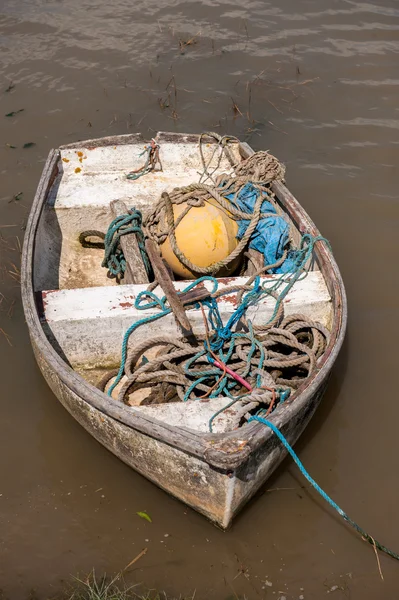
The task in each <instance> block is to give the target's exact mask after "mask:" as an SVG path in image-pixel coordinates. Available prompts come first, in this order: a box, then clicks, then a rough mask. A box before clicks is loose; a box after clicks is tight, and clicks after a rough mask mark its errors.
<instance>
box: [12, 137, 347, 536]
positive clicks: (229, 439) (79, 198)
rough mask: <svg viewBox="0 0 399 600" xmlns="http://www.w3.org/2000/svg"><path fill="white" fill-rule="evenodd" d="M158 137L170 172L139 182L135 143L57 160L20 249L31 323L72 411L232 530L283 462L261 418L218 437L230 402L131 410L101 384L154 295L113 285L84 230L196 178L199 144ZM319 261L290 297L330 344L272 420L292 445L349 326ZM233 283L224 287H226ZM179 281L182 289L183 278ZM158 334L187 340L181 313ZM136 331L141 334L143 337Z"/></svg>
mask: <svg viewBox="0 0 399 600" xmlns="http://www.w3.org/2000/svg"><path fill="white" fill-rule="evenodd" d="M155 139H156V141H157V143H158V144H160V147H161V156H162V162H163V171H160V172H151V173H149V174H147V175H146V176H144V177H141V178H139V179H137V180H136V181H129V180H127V179H126V173H127V172H128V171H131V169H132V166H133V168H135V167H139V166H140V163H141V161H142V159H140V158H139V154H140V152H141V151H142V147H143V143H144V140H143V139H142V137H141V136H140V135H123V136H117V137H109V138H102V139H98V140H88V141H85V142H78V143H76V144H73V145H68V146H63V147H61V148H60V149H58V150H52V151H51V152H50V154H49V157H48V159H47V162H46V165H45V167H44V170H43V174H42V177H41V180H40V183H39V186H38V189H37V193H36V196H35V199H34V203H33V206H32V210H31V213H30V217H29V221H28V225H27V229H26V235H25V241H24V249H23V257H22V299H23V305H24V310H25V316H26V321H27V325H28V328H29V333H30V338H31V342H32V346H33V350H34V353H35V357H36V360H37V363H38V365H39V367H40V369H41V371H42V373H43V375H44V377H45V379H46V380H47V382H48V384H49V386H50V388H51V389H52V390H53V392H54V394H55V395H56V396H57V398H58V399H59V400H60V402H61V403H62V404H63V405H64V407H65V408H66V409H67V410H68V411H69V412H70V413H71V415H72V416H73V417H74V418H75V419H76V420H77V421H78V422H79V423H80V424H81V425H82V426H83V427H84V428H85V429H86V430H87V431H88V432H89V433H90V434H91V435H92V436H93V437H94V438H95V439H97V440H98V441H99V442H100V443H102V444H103V445H104V446H105V447H106V448H108V449H109V450H110V451H111V452H113V453H114V454H115V455H116V456H118V457H119V458H120V459H121V460H123V461H124V462H125V463H127V464H128V465H130V466H131V467H133V468H134V469H135V470H136V471H138V472H139V473H141V474H142V475H144V476H145V477H147V478H148V479H150V480H151V481H153V482H154V483H156V484H157V485H158V486H160V487H161V488H163V489H164V490H166V491H167V492H169V493H170V494H172V495H174V496H176V497H177V498H179V499H180V500H182V501H183V502H185V503H186V504H188V505H189V506H191V507H192V508H194V509H196V510H197V511H199V512H201V513H203V514H204V515H206V517H208V518H209V519H210V520H212V521H213V522H215V523H216V524H218V525H219V526H220V527H222V528H227V527H228V526H229V524H230V523H231V521H232V519H233V517H234V515H236V514H237V512H238V511H239V510H240V509H241V508H242V507H243V506H244V505H245V503H246V502H247V501H248V500H249V499H250V498H251V496H253V495H254V494H255V492H256V491H257V490H258V489H259V488H260V487H261V486H262V485H263V483H264V482H265V481H266V480H267V479H268V477H269V476H270V475H271V473H272V472H273V471H274V469H275V468H276V467H277V466H278V465H279V463H280V462H281V461H282V460H283V458H284V456H285V455H286V451H285V450H284V448H283V447H282V446H281V445H280V443H279V442H278V440H277V439H276V437H275V436H274V434H273V432H272V431H271V430H270V429H268V428H266V427H264V426H263V425H261V424H260V423H258V422H249V423H246V424H245V425H243V426H241V427H240V428H238V429H235V430H232V431H230V430H229V415H230V417H231V414H234V410H233V413H231V411H229V415H224V417H223V415H222V416H221V419H220V421H218V424H217V426H216V427H215V429H214V432H213V433H210V432H209V429H208V421H209V418H210V416H211V415H212V414H213V413H215V411H217V410H218V409H219V408H221V407H222V406H223V404H225V403H226V402H225V401H226V398H224V400H223V399H221V400H220V399H219V398H215V399H213V400H211V401H209V402H206V403H205V402H196V401H194V402H192V401H189V402H185V403H172V404H160V405H151V406H150V405H148V406H141V405H140V406H139V405H137V406H128V405H125V404H122V403H120V402H117V401H115V400H114V399H113V398H110V397H109V396H107V395H106V394H104V393H103V392H102V391H100V389H98V388H97V387H96V386H95V385H94V383H95V382H96V381H98V377H99V376H100V375H101V373H103V372H104V370H106V369H109V368H110V367H111V366H115V365H117V364H118V361H120V348H121V341H122V337H123V334H124V332H125V331H126V330H127V328H128V327H129V326H130V325H131V323H132V322H134V321H135V320H137V319H139V318H141V316H142V315H140V316H139V315H138V312H137V310H136V309H135V307H134V299H135V298H136V297H137V294H138V292H139V291H141V290H143V289H145V287H146V286H144V285H139V284H134V283H128V284H125V285H116V284H115V281H112V280H110V279H107V277H106V273H105V270H104V269H102V268H101V266H100V265H101V258H100V255H99V252H98V250H96V249H92V248H82V246H81V245H80V244H79V234H80V232H81V231H83V230H88V229H96V230H102V231H105V230H106V229H107V227H108V225H109V223H110V221H111V220H112V214H111V208H110V202H111V201H112V200H115V199H125V201H126V202H128V203H129V204H130V205H134V206H135V207H137V208H145V206H146V204H147V205H148V202H151V199H156V198H158V197H159V195H160V193H161V192H162V191H163V190H165V189H172V188H174V187H175V186H177V185H184V184H188V183H190V182H191V181H193V180H197V179H198V171H199V170H200V167H201V165H200V162H199V156H198V136H196V135H183V134H171V133H158V134H157V136H156V138H155ZM208 146H211V140H210V141H209V144H208ZM235 152H236V154H237V160H238V159H239V157H240V156H241V157H242V158H243V159H244V158H246V157H248V156H249V155H250V154H251V152H252V151H251V149H250V148H249V146H247V145H246V144H240V143H237V144H236V147H235ZM135 161H136V163H137V164H135ZM226 168H230V165H228V164H227V165H224V164H223V161H222V163H221V164H220V169H222V170H223V169H226ZM272 190H273V192H274V193H275V196H276V200H277V203H278V206H279V210H280V211H281V212H282V213H284V214H285V216H286V217H287V218H288V219H289V221H290V222H291V225H292V231H293V232H294V236H297V238H299V237H300V236H301V235H302V234H305V233H309V234H311V235H313V236H317V235H319V232H318V230H317V229H316V227H315V225H314V224H313V223H312V221H311V219H310V218H309V216H308V215H307V214H306V212H305V211H304V209H303V208H302V207H301V205H300V204H299V203H298V201H297V200H296V199H295V198H294V196H293V195H292V194H291V193H290V192H289V191H288V189H287V188H286V187H285V185H284V184H283V183H281V182H280V181H275V182H273V183H272ZM314 257H315V262H314V265H313V267H312V269H311V271H310V272H309V273H308V276H307V277H306V278H305V279H303V280H301V281H298V282H297V283H296V284H295V286H294V287H293V288H292V290H291V291H290V293H289V295H288V296H287V298H286V310H287V311H288V312H290V311H291V312H295V311H298V310H300V311H301V312H302V313H304V314H307V315H309V316H310V317H311V318H313V319H315V320H316V319H317V320H318V321H320V322H321V323H323V325H324V326H325V327H327V328H328V329H329V331H330V337H329V341H328V346H327V348H326V350H325V352H324V354H323V356H322V357H321V359H320V360H319V361H318V363H317V367H316V368H315V370H314V371H313V372H312V374H311V375H310V376H309V377H308V378H307V379H306V381H305V382H304V383H303V384H302V385H301V386H300V387H299V389H297V391H296V392H295V393H294V394H293V395H292V396H291V397H290V398H289V400H287V401H286V402H285V403H284V404H282V405H280V406H279V407H278V408H277V409H276V410H275V411H274V412H273V413H272V414H271V415H270V417H269V418H270V420H271V421H272V422H273V423H274V424H275V425H276V426H277V427H278V428H279V429H280V430H281V431H282V433H283V434H284V435H285V437H286V438H287V440H288V442H289V443H290V444H291V445H292V444H294V443H295V442H296V440H297V439H298V437H299V436H300V434H301V433H302V432H303V430H304V429H305V427H306V425H307V424H308V422H309V420H310V418H311V417H312V415H313V413H314V412H315V410H316V408H317V406H318V404H319V403H320V400H321V397H322V394H323V392H324V390H325V388H326V384H327V381H328V378H329V375H330V372H331V369H332V367H333V365H334V362H335V359H336V357H337V355H338V352H339V350H340V348H341V345H342V342H343V338H344V334H345V328H346V319H347V307H346V298H345V290H344V286H343V283H342V279H341V276H340V273H339V270H338V267H337V264H336V262H335V260H334V258H333V255H332V253H331V250H330V247H329V246H328V244H326V243H325V242H323V241H322V242H319V243H318V244H317V245H316V246H315V251H314ZM271 277H274V276H271ZM229 281H231V278H230V279H229ZM227 283H228V282H227V281H221V285H227ZM174 285H175V287H176V289H177V290H180V289H182V288H183V287H184V282H175V283H174ZM219 308H220V312H221V314H222V316H224V317H226V316H228V315H229V314H231V312H232V310H233V308H232V306H231V304H229V302H228V300H225V301H224V302H221V304H220V306H219ZM271 310H272V308H271V306H270V303H268V301H265V302H264V303H263V304H262V305H261V306H260V308H259V311H258V312H259V318H266V317H267V316H270V312H271ZM199 312H200V311H198V310H197V311H196V310H192V311H191V312H190V313H189V315H190V320H191V321H192V323H193V328H194V329H195V328H196V327H200V319H199V317H198V315H197V314H196V313H199ZM191 314H192V318H191ZM152 327H155V328H158V327H162V328H166V329H167V330H168V331H170V332H172V333H173V332H175V333H176V335H178V329H177V325H176V322H175V321H174V319H173V315H169V317H165V323H164V322H162V325H160V324H159V322H155V324H154V325H152ZM137 331H138V332H139V330H137ZM137 335H142V336H145V335H146V332H145V328H144V331H143V332H142V333H140V334H139V333H137Z"/></svg>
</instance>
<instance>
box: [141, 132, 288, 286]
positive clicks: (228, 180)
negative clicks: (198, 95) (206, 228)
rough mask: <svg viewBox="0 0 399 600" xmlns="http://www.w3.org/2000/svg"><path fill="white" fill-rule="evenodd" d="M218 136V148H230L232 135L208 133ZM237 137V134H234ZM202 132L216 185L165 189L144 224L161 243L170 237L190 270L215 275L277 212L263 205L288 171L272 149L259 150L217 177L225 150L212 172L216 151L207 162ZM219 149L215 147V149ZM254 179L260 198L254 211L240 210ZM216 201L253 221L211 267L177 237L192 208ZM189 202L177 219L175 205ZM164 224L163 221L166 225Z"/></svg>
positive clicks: (234, 216)
mask: <svg viewBox="0 0 399 600" xmlns="http://www.w3.org/2000/svg"><path fill="white" fill-rule="evenodd" d="M207 135H211V136H213V137H216V138H217V139H218V141H219V144H218V145H216V148H218V147H221V148H222V150H223V151H224V152H225V153H226V152H229V151H228V147H227V141H231V140H232V139H233V138H231V137H223V138H222V137H220V136H218V135H217V134H215V133H212V134H207ZM234 139H235V138H234ZM201 140H202V136H201V138H200V150H201V158H202V163H203V167H204V171H203V172H204V173H206V174H207V177H208V178H210V179H212V181H213V185H208V184H205V183H192V184H190V185H188V186H184V187H180V188H175V189H174V190H173V191H172V192H170V193H167V192H163V193H162V195H161V198H160V199H159V200H158V202H157V203H156V205H155V206H154V208H152V209H151V210H150V211H148V212H147V213H146V214H145V216H144V219H143V224H144V227H145V229H146V232H147V235H148V236H149V237H151V238H152V239H153V240H154V241H155V242H156V243H157V244H158V245H161V244H162V243H163V242H164V241H165V240H166V238H167V237H169V241H170V244H171V247H172V250H173V252H174V253H175V255H176V256H177V258H178V259H179V261H180V262H181V263H182V264H183V265H184V266H185V267H187V268H188V269H190V271H192V272H194V273H196V274H198V275H215V274H216V273H217V272H218V271H220V270H221V269H222V268H223V267H225V266H227V265H229V264H230V263H232V262H233V261H234V260H235V259H236V258H237V257H238V256H240V254H242V252H243V251H244V249H245V248H246V246H247V245H248V242H249V240H250V239H251V236H252V235H253V233H254V231H255V229H256V227H257V225H258V223H259V221H260V219H265V218H267V217H271V216H275V214H274V213H262V212H261V206H262V204H263V202H264V201H265V200H269V201H273V199H274V194H273V193H272V191H271V189H270V183H271V182H272V181H274V180H283V179H284V175H285V167H284V166H283V165H282V164H281V163H280V162H279V161H278V159H277V158H276V157H275V156H273V155H272V154H269V153H268V152H264V151H260V152H256V153H255V154H253V155H252V156H250V157H249V158H247V159H246V160H244V161H242V162H240V163H238V164H235V165H234V174H233V175H228V174H226V173H222V174H220V175H218V176H217V177H216V178H215V179H213V173H214V171H215V170H216V169H217V168H218V167H219V165H220V162H221V158H222V154H220V157H219V161H218V165H217V166H216V167H215V168H214V171H213V172H212V173H210V172H209V164H210V162H211V161H212V158H213V154H212V156H211V158H210V159H209V161H208V164H206V161H205V158H204V154H203V150H202V145H201ZM214 152H215V151H214ZM227 156H228V157H229V160H230V162H231V163H232V164H233V159H232V158H231V155H230V153H229V154H228V155H227ZM247 183H251V184H252V186H253V187H254V188H255V189H256V190H257V191H258V198H257V201H256V204H255V207H254V210H253V212H252V213H249V212H243V211H242V210H239V209H238V208H237V207H236V206H235V204H234V198H236V197H237V196H238V194H239V193H240V191H241V190H242V188H243V187H244V186H245V185H246V184H247ZM230 195H234V197H233V200H230V199H227V198H226V196H230ZM206 202H208V203H210V204H213V205H216V206H217V207H218V208H220V209H221V210H223V211H224V212H226V213H227V214H228V216H229V218H231V219H234V220H236V221H239V220H248V221H249V225H248V227H247V229H246V231H245V234H244V235H243V237H242V238H241V239H240V241H239V243H238V245H237V246H236V248H235V249H234V250H233V252H231V253H230V254H229V256H227V257H226V258H224V259H223V260H220V261H218V262H216V263H213V264H212V265H209V266H208V267H200V266H198V265H196V264H194V263H193V262H192V261H191V260H189V259H188V258H187V256H185V254H184V253H183V251H182V250H181V249H180V248H179V245H178V243H177V240H176V228H177V227H178V225H179V223H180V222H181V221H182V219H184V217H185V216H186V215H187V214H188V212H189V211H190V210H191V208H193V207H202V206H204V205H205V203H206ZM183 203H186V204H187V206H186V208H185V209H184V210H183V211H182V212H181V213H180V215H179V216H178V217H177V219H176V220H175V218H174V213H173V205H179V204H183ZM162 224H163V225H162Z"/></svg>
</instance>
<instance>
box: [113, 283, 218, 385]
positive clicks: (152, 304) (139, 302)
mask: <svg viewBox="0 0 399 600" xmlns="http://www.w3.org/2000/svg"><path fill="white" fill-rule="evenodd" d="M203 281H211V282H212V283H213V290H212V292H211V293H214V292H216V290H217V288H218V282H217V279H215V277H209V276H207V275H204V276H203V277H200V278H199V279H197V280H196V281H193V282H192V283H190V284H189V285H188V286H187V287H185V288H184V290H183V293H184V292H188V291H190V290H192V289H193V288H194V287H195V286H196V285H198V284H199V283H202V282H203ZM146 297H147V298H150V301H148V302H147V303H146V304H143V298H146ZM134 307H135V308H136V309H137V310H147V309H148V308H156V307H158V308H160V309H161V311H160V312H159V313H155V314H154V315H151V316H149V317H144V318H143V319H140V320H139V321H136V322H135V323H133V324H132V325H131V326H130V327H129V329H128V330H127V331H126V333H125V335H124V336H123V341H122V352H121V365H120V367H119V371H118V374H117V376H116V378H115V381H114V382H113V384H112V385H111V386H110V387H109V389H108V392H107V394H108V396H111V395H112V392H113V390H114V389H115V387H116V386H117V385H118V383H119V382H120V380H121V379H122V377H123V373H124V370H125V363H126V357H127V345H128V342H129V338H130V336H131V334H132V333H133V331H135V330H136V329H137V328H138V327H140V325H146V324H147V323H151V322H152V321H156V320H157V319H160V318H161V317H164V316H165V315H168V314H169V313H170V312H172V309H171V308H168V307H167V306H166V296H163V298H158V296H157V295H156V294H154V292H149V291H143V292H140V293H139V294H137V298H136V300H135V301H134Z"/></svg>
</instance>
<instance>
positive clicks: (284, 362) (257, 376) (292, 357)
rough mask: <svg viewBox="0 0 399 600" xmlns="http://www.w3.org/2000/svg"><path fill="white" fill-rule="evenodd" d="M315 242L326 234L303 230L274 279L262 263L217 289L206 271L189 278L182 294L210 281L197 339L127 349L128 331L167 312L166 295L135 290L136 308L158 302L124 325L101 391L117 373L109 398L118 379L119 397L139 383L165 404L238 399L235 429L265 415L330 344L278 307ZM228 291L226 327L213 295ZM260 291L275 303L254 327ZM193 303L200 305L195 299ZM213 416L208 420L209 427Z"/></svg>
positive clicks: (161, 339) (315, 328)
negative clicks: (289, 268) (242, 279)
mask: <svg viewBox="0 0 399 600" xmlns="http://www.w3.org/2000/svg"><path fill="white" fill-rule="evenodd" d="M320 240H323V241H324V238H321V237H316V238H314V237H312V236H310V235H309V234H306V235H304V236H303V240H302V244H301V251H302V254H301V260H300V261H299V262H298V264H297V269H296V271H295V273H293V274H289V275H287V274H286V275H284V276H280V277H278V278H277V279H276V280H270V279H265V280H263V281H262V282H261V279H260V275H261V274H262V273H264V272H265V271H267V270H268V269H270V268H272V267H273V266H274V265H268V266H266V267H264V268H262V269H261V270H260V271H259V272H258V273H256V274H254V275H253V276H252V277H251V278H250V279H249V280H248V281H247V282H246V283H245V284H243V285H242V284H240V285H239V284H232V285H229V286H226V287H224V288H221V289H219V283H218V281H217V280H216V279H214V278H213V277H209V276H208V277H205V276H204V277H201V278H200V279H198V280H197V281H195V282H192V283H191V284H190V285H189V286H188V287H187V288H186V289H185V290H184V292H186V291H188V290H192V289H193V288H195V287H196V286H198V285H203V284H204V282H205V281H208V282H211V283H212V286H213V287H212V290H211V291H210V294H209V299H206V300H203V301H202V302H201V310H202V311H203V317H204V331H205V333H204V335H202V336H197V339H196V342H195V344H192V343H188V342H187V341H186V340H183V339H177V338H176V336H171V335H165V334H161V335H160V334H158V335H156V336H153V337H151V338H150V337H148V338H147V339H145V340H144V341H143V342H140V343H138V344H135V345H133V346H132V347H130V348H129V349H128V341H129V338H130V336H131V334H132V333H133V331H135V330H136V329H137V328H138V327H140V326H141V325H143V324H147V323H150V322H151V321H153V320H155V319H159V318H161V317H163V316H165V315H167V314H169V313H170V312H171V309H170V308H169V307H168V306H167V304H166V299H165V298H158V296H156V294H155V293H154V292H150V291H146V292H141V293H140V294H139V295H138V297H137V299H136V302H135V306H136V308H138V309H140V310H143V309H148V308H155V307H158V308H159V309H160V311H159V312H156V313H154V314H152V315H150V316H148V317H145V318H143V319H140V320H139V321H137V322H136V323H134V324H133V325H132V326H131V327H130V328H129V330H128V331H127V332H126V334H125V337H124V340H123V345H122V362H121V367H120V369H119V371H118V372H117V373H115V372H110V373H109V374H108V375H107V376H106V377H105V378H104V379H103V380H102V381H101V382H100V384H99V387H100V389H102V390H103V391H104V390H105V389H106V386H107V383H108V382H109V381H110V380H111V379H112V378H113V377H115V375H117V376H116V379H115V380H114V381H113V383H112V385H111V386H110V387H109V389H108V390H107V393H108V395H111V394H112V392H113V390H114V389H115V387H116V386H117V385H118V384H119V383H120V382H121V380H122V379H123V378H124V380H123V381H122V384H121V386H120V389H119V392H118V400H119V401H120V402H125V403H128V402H129V395H130V394H132V393H134V392H136V391H137V390H139V389H142V388H152V390H153V394H152V397H153V398H157V400H158V402H159V401H162V398H165V397H166V398H168V400H167V401H172V400H180V401H183V402H186V401H187V400H195V399H202V400H204V399H206V398H215V397H220V396H225V397H226V398H229V399H230V400H232V403H234V402H237V401H239V400H240V401H241V403H242V405H243V406H242V408H240V409H239V411H238V412H237V419H236V421H237V422H236V423H235V424H236V426H239V424H240V421H241V418H242V417H243V416H247V417H249V416H250V413H251V411H253V410H255V409H256V408H258V407H259V405H261V404H263V405H266V406H268V411H269V412H271V411H272V410H273V409H274V408H275V407H276V406H277V404H278V403H280V402H283V401H284V400H285V399H286V398H287V397H288V396H289V395H290V394H291V393H292V392H293V391H294V390H296V389H297V388H298V387H299V386H300V385H301V384H302V383H303V382H304V380H305V379H307V378H308V377H309V376H310V375H311V374H312V372H313V370H314V369H315V367H316V365H317V361H318V360H319V358H320V357H321V356H322V354H323V353H324V350H325V348H326V345H327V343H328V339H329V333H328V331H327V330H326V329H325V328H324V327H323V326H322V325H321V324H320V323H316V322H314V321H312V320H310V319H309V318H307V317H306V316H304V315H300V314H295V315H289V316H287V317H285V316H284V305H283V299H284V297H285V296H286V295H287V293H288V292H289V290H290V289H291V288H292V286H293V285H294V284H295V282H296V281H297V280H298V279H299V277H300V276H303V275H304V274H305V275H306V271H305V266H306V264H308V261H309V256H310V255H311V254H312V252H313V248H314V245H315V244H316V243H317V242H318V241H320ZM233 293H236V294H237V308H236V309H235V311H234V312H233V314H232V315H231V316H230V318H229V320H228V322H227V323H226V324H225V325H224V324H223V322H222V319H221V315H220V312H219V308H218V300H219V298H221V297H222V296H225V295H229V296H231V294H233ZM266 296H268V297H273V298H274V299H275V300H276V304H275V308H274V311H273V314H272V316H271V318H270V319H269V321H268V322H267V323H265V324H261V325H257V324H254V323H253V322H252V320H251V319H249V318H248V316H247V311H248V309H249V308H250V307H252V306H256V305H257V304H258V302H259V301H260V300H261V298H262V297H266ZM195 306H196V307H197V308H198V304H195ZM204 307H205V308H206V309H207V313H208V314H207V316H206V315H205V310H204ZM151 349H157V353H156V355H155V357H152V358H151V360H148V359H147V358H146V356H145V353H146V352H149V350H151ZM160 399H161V400H160ZM232 403H229V405H228V406H231V404H232ZM225 408H227V407H225ZM269 412H268V413H267V414H269ZM216 416H217V414H216V415H214V416H213V417H212V419H211V421H210V424H209V425H210V430H212V421H213V419H214V418H215V417H216Z"/></svg>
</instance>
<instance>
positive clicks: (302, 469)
mask: <svg viewBox="0 0 399 600" xmlns="http://www.w3.org/2000/svg"><path fill="white" fill-rule="evenodd" d="M251 421H258V423H262V425H266V426H267V427H269V428H270V429H271V430H272V431H273V433H274V434H275V435H276V436H277V437H278V439H279V440H280V442H281V443H282V444H283V446H284V448H285V449H286V450H287V451H288V452H289V454H290V455H291V457H292V458H293V460H294V462H295V463H296V465H297V467H298V468H299V470H300V472H301V473H302V475H303V476H304V477H305V479H307V480H308V481H309V483H310V484H311V485H312V486H313V487H314V489H315V490H316V492H318V493H319V494H320V496H321V497H322V498H324V500H325V501H326V502H328V504H329V505H330V506H332V507H333V508H334V509H335V510H336V511H337V513H338V514H339V515H340V516H341V517H343V518H344V519H345V521H347V523H349V525H351V526H352V527H353V528H354V529H355V530H356V531H357V532H358V533H360V535H361V536H362V537H363V538H364V539H366V540H367V541H368V542H369V544H371V545H372V546H374V547H375V548H378V550H381V552H385V554H388V555H389V556H391V557H392V558H395V559H396V560H399V554H396V552H393V551H392V550H389V548H387V547H386V546H383V545H382V544H380V543H379V542H377V540H375V539H374V538H373V537H371V535H369V534H368V533H367V532H366V531H364V529H362V528H361V527H360V526H359V525H358V524H357V523H355V521H353V520H352V519H351V518H350V517H349V516H348V515H347V514H346V512H344V511H343V510H342V508H340V507H339V506H338V504H337V503H336V502H334V500H333V499H332V498H330V496H329V495H328V494H326V492H325V491H324V490H322V489H321V487H320V486H319V485H318V484H317V483H316V481H315V480H314V479H313V477H311V476H310V475H309V473H308V472H307V470H306V469H305V467H304V466H303V464H302V463H301V461H300V460H299V458H298V456H297V455H296V454H295V452H294V450H293V448H292V447H291V446H290V444H289V442H288V441H287V439H286V438H285V437H284V435H283V434H282V433H281V431H280V430H279V429H278V428H277V427H276V426H275V425H274V424H273V423H272V422H271V421H267V420H266V419H263V418H262V417H260V416H259V415H255V416H253V417H251V418H250V419H249V420H248V422H251Z"/></svg>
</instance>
